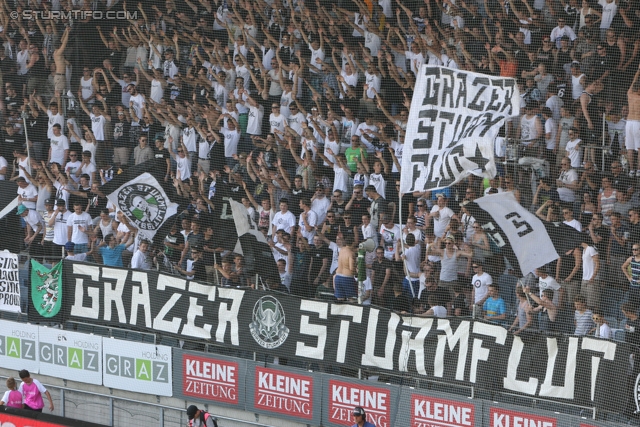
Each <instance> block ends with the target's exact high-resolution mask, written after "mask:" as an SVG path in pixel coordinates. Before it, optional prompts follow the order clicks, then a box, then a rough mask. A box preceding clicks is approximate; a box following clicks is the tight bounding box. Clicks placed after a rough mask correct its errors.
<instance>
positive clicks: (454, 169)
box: [400, 65, 520, 193]
mask: <svg viewBox="0 0 640 427" xmlns="http://www.w3.org/2000/svg"><path fill="white" fill-rule="evenodd" d="M519 111H520V96H519V94H518V86H517V85H516V82H515V80H514V79H510V78H499V77H490V76H487V75H485V74H478V73H470V72H465V71H458V70H452V69H448V68H444V67H431V66H427V65H423V66H422V69H421V70H420V73H419V75H418V79H417V82H416V88H415V90H414V92H413V99H412V100H411V110H410V112H409V123H411V124H413V126H410V127H407V135H406V137H405V147H404V152H403V156H402V177H401V181H400V183H401V187H400V191H401V192H402V193H409V192H412V191H421V190H436V189H439V188H445V187H448V186H450V185H453V184H455V183H456V182H458V181H460V180H462V179H463V178H465V177H466V176H468V175H470V174H473V175H477V176H483V177H493V176H494V175H495V173H496V168H495V163H494V159H493V148H494V140H495V137H496V135H497V134H498V130H499V129H500V127H501V126H502V124H503V122H504V120H505V119H506V118H509V117H512V116H515V115H518V114H519Z"/></svg>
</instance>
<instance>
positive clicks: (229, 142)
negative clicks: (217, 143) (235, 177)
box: [220, 127, 240, 157]
mask: <svg viewBox="0 0 640 427" xmlns="http://www.w3.org/2000/svg"><path fill="white" fill-rule="evenodd" d="M220 134H221V135H222V136H223V137H224V156H225V157H233V155H234V154H238V142H239V141H240V132H239V131H238V129H234V130H231V129H229V128H226V127H223V128H221V129H220Z"/></svg>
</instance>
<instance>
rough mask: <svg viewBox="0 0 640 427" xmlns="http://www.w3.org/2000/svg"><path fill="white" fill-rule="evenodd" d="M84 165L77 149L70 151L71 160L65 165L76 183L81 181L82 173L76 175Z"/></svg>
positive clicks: (69, 175)
mask: <svg viewBox="0 0 640 427" xmlns="http://www.w3.org/2000/svg"><path fill="white" fill-rule="evenodd" d="M81 167H82V162H81V161H80V156H78V152H77V151H75V150H70V151H69V161H68V162H67V164H66V165H65V167H64V171H65V173H66V174H67V176H68V177H70V178H71V179H72V180H73V181H74V182H75V183H78V182H80V175H76V172H77V171H78V169H80V168H81Z"/></svg>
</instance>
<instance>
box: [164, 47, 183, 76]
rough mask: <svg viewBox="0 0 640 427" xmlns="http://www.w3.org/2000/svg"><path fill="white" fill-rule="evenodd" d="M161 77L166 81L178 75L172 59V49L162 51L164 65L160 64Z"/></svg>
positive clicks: (176, 66) (174, 61)
mask: <svg viewBox="0 0 640 427" xmlns="http://www.w3.org/2000/svg"><path fill="white" fill-rule="evenodd" d="M162 70H163V71H162V75H163V76H164V77H165V78H167V79H172V78H174V77H175V76H176V75H177V74H178V73H179V71H180V70H179V69H178V65H177V64H176V60H175V59H174V51H173V48H168V49H166V50H165V51H164V63H163V64H162Z"/></svg>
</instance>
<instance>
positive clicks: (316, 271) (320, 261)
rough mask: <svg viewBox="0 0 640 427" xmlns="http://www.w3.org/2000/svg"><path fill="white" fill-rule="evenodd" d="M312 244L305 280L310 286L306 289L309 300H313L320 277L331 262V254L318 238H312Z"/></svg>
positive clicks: (327, 269)
mask: <svg viewBox="0 0 640 427" xmlns="http://www.w3.org/2000/svg"><path fill="white" fill-rule="evenodd" d="M313 244H314V245H315V246H314V247H313V248H312V249H311V261H310V262H309V269H308V270H307V271H308V275H307V280H308V282H309V285H310V286H309V288H308V289H307V292H308V293H307V297H309V298H313V295H314V292H315V289H316V288H317V287H318V285H319V284H320V276H321V275H322V273H324V272H325V271H329V267H331V260H332V259H333V252H332V251H331V249H329V248H328V247H327V246H325V245H324V242H323V240H322V239H321V238H320V236H314V237H313Z"/></svg>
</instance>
